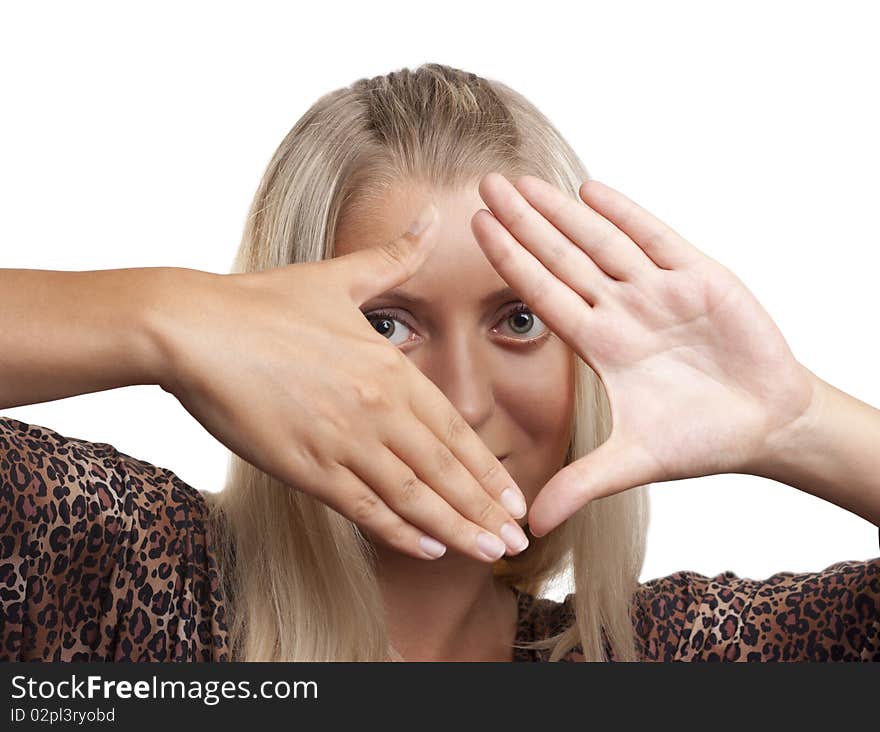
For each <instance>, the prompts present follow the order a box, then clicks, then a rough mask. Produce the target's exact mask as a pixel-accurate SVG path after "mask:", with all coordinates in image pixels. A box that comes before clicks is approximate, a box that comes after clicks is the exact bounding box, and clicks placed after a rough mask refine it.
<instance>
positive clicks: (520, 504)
mask: <svg viewBox="0 0 880 732" xmlns="http://www.w3.org/2000/svg"><path fill="white" fill-rule="evenodd" d="M501 505H502V506H504V509H505V510H506V511H507V513H509V514H510V515H511V516H513V517H514V518H522V517H523V516H525V515H526V499H525V498H523V495H522V493H520V492H519V491H518V490H516V488H505V489H504V492H503V493H502V494H501Z"/></svg>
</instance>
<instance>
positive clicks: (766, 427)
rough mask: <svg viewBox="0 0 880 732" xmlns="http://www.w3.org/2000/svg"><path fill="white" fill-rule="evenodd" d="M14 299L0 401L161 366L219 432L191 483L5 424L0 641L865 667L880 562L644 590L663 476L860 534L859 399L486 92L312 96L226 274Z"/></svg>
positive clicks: (28, 648) (152, 654)
mask: <svg viewBox="0 0 880 732" xmlns="http://www.w3.org/2000/svg"><path fill="white" fill-rule="evenodd" d="M487 209H488V210H487ZM0 298H2V303H0V353H2V358H0V407H7V408H11V407H14V406H19V405H23V404H32V403H36V402H41V401H47V400H51V399H58V398H63V397H67V396H72V395H75V394H83V393H89V392H93V391H99V390H103V389H111V388H115V387H120V386H125V385H131V384H158V385H161V386H162V388H163V389H165V390H166V391H168V392H169V393H171V394H173V395H174V396H175V397H177V399H178V400H179V401H180V402H181V404H182V405H183V406H184V407H185V408H186V409H187V410H188V411H189V412H190V413H191V414H192V415H193V416H194V417H195V418H196V419H198V420H199V422H200V423H201V424H202V425H203V426H204V427H205V428H206V429H207V430H209V431H210V432H211V433H212V434H213V435H214V436H215V437H217V439H219V440H221V441H222V442H223V443H224V444H225V445H226V446H228V447H229V448H230V450H231V451H232V452H233V458H232V463H231V467H230V471H229V477H228V481H227V485H226V486H225V488H224V490H222V491H221V492H219V493H217V494H213V493H208V492H205V493H202V492H200V491H199V490H197V489H196V488H193V487H191V486H188V485H186V484H185V483H183V482H182V481H181V480H180V479H179V478H178V477H177V476H176V475H174V473H173V472H171V471H170V470H168V469H166V468H160V467H157V466H154V465H150V464H149V463H147V462H145V461H143V460H139V459H137V458H135V457H132V456H129V455H125V454H122V453H120V452H119V451H117V450H116V449H115V448H113V447H112V446H111V445H109V444H106V443H94V442H88V441H86V440H81V439H76V438H72V437H66V436H63V435H60V434H58V433H57V432H55V431H54V430H52V429H50V428H47V427H40V426H36V425H29V424H25V423H23V422H21V421H18V420H15V419H10V418H5V419H0V476H2V502H0V511H2V513H0V532H2V534H0V602H2V625H0V640H2V646H0V649H2V650H0V657H2V659H0V660H31V659H35V660H62V661H67V660H115V661H118V660H136V661H142V660H152V661H166V660H175V661H225V660H259V661H263V660H279V661H280V660H296V661H303V660H305V661H308V660H364V661H367V660H375V661H382V660H401V659H403V660H474V661H478V660H485V661H510V660H516V661H520V660H531V661H536V660H551V661H555V660H569V661H570V660H637V659H644V660H661V661H662V660H777V659H791V660H796V659H816V660H858V659H862V660H880V620H878V612H880V611H878V608H880V558H878V559H875V560H871V561H865V562H855V561H852V562H840V563H838V564H835V565H833V566H831V567H827V568H825V569H824V570H821V571H817V572H815V573H808V574H792V573H788V572H780V573H779V574H777V575H774V576H773V577H771V578H768V579H766V580H763V581H759V580H752V579H745V578H739V577H738V576H737V575H735V574H734V573H733V572H732V571H728V572H725V573H723V574H720V575H718V576H717V577H706V576H703V575H699V574H697V573H695V572H685V571H682V572H678V573H676V574H673V575H671V576H669V577H663V578H658V579H656V580H652V581H651V582H647V583H644V584H641V585H640V584H639V582H638V577H639V575H640V572H641V568H642V561H643V556H644V550H645V532H646V527H647V508H648V507H647V494H646V486H647V485H648V484H650V483H652V482H658V481H665V480H674V479H679V478H685V477H696V476H701V475H710V474H713V473H726V472H741V473H750V474H755V475H761V476H765V477H770V478H773V479H776V480H780V481H783V482H786V483H788V484H790V485H793V486H795V487H798V488H801V489H802V490H805V491H808V492H810V493H812V494H815V495H818V496H821V497H823V498H825V499H827V500H828V501H830V502H832V503H835V504H837V505H839V506H841V507H843V508H845V509H847V510H850V511H853V512H855V513H857V514H858V515H860V516H862V517H864V518H865V519H867V520H869V521H872V522H875V523H877V522H880V487H878V483H877V480H876V475H877V473H878V469H880V460H878V457H877V451H876V445H877V444H878V443H880V412H878V411H877V410H875V409H873V408H872V407H870V406H868V405H866V404H864V403H862V402H860V401H858V400H857V399H855V398H853V397H851V396H848V395H846V394H844V393H843V392H840V391H838V390H837V389H835V388H833V387H832V386H831V385H829V384H827V383H825V382H823V381H822V380H821V379H819V378H818V377H816V376H815V375H814V374H812V372H810V371H809V370H808V369H807V368H806V367H804V366H803V365H801V364H800V363H799V362H798V361H797V360H796V359H795V358H794V357H793V355H792V354H791V352H790V350H789V349H788V347H787V345H786V343H785V340H784V339H783V337H782V335H781V334H780V332H779V331H778V329H777V328H776V327H775V325H774V324H773V322H772V321H771V319H770V318H769V316H768V315H767V314H766V313H765V311H764V310H763V308H762V307H761V306H760V304H759V303H758V302H757V301H756V300H755V298H754V297H753V296H752V295H751V294H750V292H749V291H748V290H747V289H746V287H745V286H744V285H743V284H742V282H741V281H740V280H739V279H738V278H737V277H736V276H735V275H733V274H732V273H731V272H730V271H729V270H727V269H725V268H724V267H723V266H722V265H720V264H719V263H718V262H716V261H714V260H712V259H710V258H709V257H707V256H706V255H705V254H703V253H702V252H700V251H699V250H698V249H696V248H695V247H694V246H693V245H691V244H690V243H689V242H687V241H685V240H684V239H682V238H681V237H680V236H678V235H677V234H676V233H675V232H674V231H672V230H671V229H670V228H668V227H667V226H665V225H664V224H663V223H662V222H660V221H659V220H657V219H655V218H654V217H653V216H652V215H651V214H650V213H648V212H647V211H645V210H643V209H641V208H640V207H638V206H637V205H636V204H634V203H633V202H631V201H629V200H628V199H627V198H626V197H625V196H623V195H622V194H620V193H618V192H616V191H614V190H612V189H611V188H609V187H607V186H604V185H602V184H601V183H598V182H597V181H592V180H589V178H588V175H587V171H586V169H585V168H584V166H583V165H582V164H581V162H580V161H579V160H578V157H577V156H576V155H575V153H574V152H573V151H572V149H571V148H570V147H569V146H568V144H567V143H566V142H565V141H564V140H563V139H562V138H561V136H560V135H559V133H558V132H557V131H556V130H555V128H554V127H553V125H552V124H551V123H550V122H549V121H548V120H547V119H546V118H545V117H544V116H543V115H541V113H540V112H539V111H538V110H536V109H535V107H534V106H533V105H531V104H530V103H529V102H528V101H526V100H525V99H524V98H523V97H522V96H521V95H519V94H517V93H516V92H514V91H513V90H511V89H510V88H508V87H507V86H505V85H503V84H501V83H498V82H496V81H490V80H487V79H484V78H481V77H478V76H476V75H474V74H470V73H466V72H464V71H461V70H458V69H454V68H450V67H447V66H442V65H439V64H426V65H424V66H421V67H419V68H418V69H416V70H414V71H411V70H407V69H404V70H401V71H398V72H394V73H390V74H388V75H386V76H381V77H377V78H372V79H363V80H360V81H358V82H356V83H354V84H353V85H351V86H350V87H347V88H344V89H340V90H337V91H335V92H332V93H330V94H327V95H326V96H324V97H322V98H321V99H319V100H318V101H317V102H316V103H315V104H314V105H313V106H312V107H311V108H310V109H309V110H308V111H307V112H306V114H305V115H304V116H303V117H302V118H301V119H300V120H299V121H298V122H297V123H296V125H295V126H294V127H293V129H292V130H291V131H290V133H289V134H288V135H287V136H286V138H285V139H284V140H283V141H282V143H281V145H280V146H279V148H278V150H277V151H276V153H275V155H274V157H273V158H272V160H271V162H270V163H269V166H268V169H267V170H266V172H265V175H264V177H263V179H262V181H261V183H260V185H259V189H258V190H257V193H256V196H255V198H254V201H253V204H252V206H251V211H250V215H249V217H248V220H247V226H246V230H245V232H244V236H243V240H242V244H241V248H240V250H239V253H238V257H237V260H236V263H235V267H234V272H233V273H231V274H228V275H217V274H211V273H206V272H200V271H196V270H189V269H179V268H172V267H168V268H150V269H129V270H105V271H97V272H47V271H32V270H6V271H3V272H2V273H0ZM527 510H528V512H527ZM526 526H528V529H529V531H528V533H527V532H525V531H524V530H523V527H526ZM568 568H570V569H571V570H572V573H573V577H574V582H575V592H574V593H571V594H569V595H568V596H567V597H566V598H565V601H564V602H561V603H558V602H554V601H552V600H549V599H546V598H542V597H541V593H542V591H543V589H544V588H545V587H546V585H547V583H548V582H549V581H550V580H552V579H553V578H555V577H557V576H559V575H560V573H562V572H564V571H565V570H566V569H568Z"/></svg>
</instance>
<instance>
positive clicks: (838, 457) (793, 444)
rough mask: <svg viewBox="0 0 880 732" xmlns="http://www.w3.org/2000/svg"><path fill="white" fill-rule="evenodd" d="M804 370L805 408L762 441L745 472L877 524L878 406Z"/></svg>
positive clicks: (879, 514) (879, 482) (879, 484)
mask: <svg viewBox="0 0 880 732" xmlns="http://www.w3.org/2000/svg"><path fill="white" fill-rule="evenodd" d="M809 373H810V375H811V377H812V379H813V384H814V390H813V393H814V397H813V402H812V404H811V405H810V407H809V409H808V410H807V411H806V412H805V414H804V415H803V416H802V417H801V418H800V419H798V420H796V421H795V422H793V423H792V424H791V425H789V426H788V427H787V428H786V429H785V430H784V431H782V432H781V433H780V434H777V435H775V436H773V438H772V439H771V440H770V441H768V445H767V449H766V450H765V451H764V452H763V455H762V457H761V458H760V459H758V460H757V461H756V462H755V464H754V465H753V467H752V468H751V469H750V470H749V472H750V473H753V474H755V475H761V476H763V477H766V478H772V479H773V480H778V481H780V482H782V483H786V484H787V485H790V486H793V487H795V488H798V489H800V490H803V491H805V492H807V493H810V494H812V495H815V496H818V497H820V498H824V499H825V500H827V501H830V502H831V503H834V504H836V505H838V506H840V507H841V508H845V509H847V510H849V511H852V512H853V513H855V514H857V515H859V516H861V517H862V518H864V519H866V520H867V521H870V522H872V523H874V524H876V525H878V526H880V410H878V409H876V408H874V407H872V406H871V405H870V404H866V403H865V402H862V401H860V400H858V399H856V398H855V397H853V396H850V395H849V394H847V393H845V392H843V391H841V390H839V389H837V388H835V387H834V386H832V385H831V384H828V383H827V382H825V381H823V380H822V379H820V378H819V377H818V376H816V375H815V374H813V373H812V372H809Z"/></svg>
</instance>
